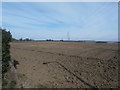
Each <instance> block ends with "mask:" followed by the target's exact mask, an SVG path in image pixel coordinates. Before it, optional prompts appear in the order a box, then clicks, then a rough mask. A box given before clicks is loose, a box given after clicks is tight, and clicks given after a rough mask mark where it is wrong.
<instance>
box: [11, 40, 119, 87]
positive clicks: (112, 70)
mask: <svg viewBox="0 0 120 90" xmlns="http://www.w3.org/2000/svg"><path fill="white" fill-rule="evenodd" d="M117 55H118V44H117V43H92V42H91V43H90V42H12V43H11V56H12V59H13V60H16V61H18V62H19V64H17V65H16V73H17V79H16V80H17V87H23V88H91V87H93V88H94V87H103V88H109V87H117V86H118V63H117V60H118V56H117Z"/></svg>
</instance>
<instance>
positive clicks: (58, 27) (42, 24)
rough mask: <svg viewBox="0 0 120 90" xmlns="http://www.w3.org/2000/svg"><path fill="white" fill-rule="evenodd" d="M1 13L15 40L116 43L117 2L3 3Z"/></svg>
mask: <svg viewBox="0 0 120 90" xmlns="http://www.w3.org/2000/svg"><path fill="white" fill-rule="evenodd" d="M2 10H3V11H2V19H3V20H2V27H4V28H6V29H9V30H10V31H11V33H12V35H13V37H14V38H17V39H18V38H21V37H22V38H26V37H28V38H32V39H40V40H41V39H43V40H46V39H54V40H57V39H64V40H66V39H67V32H69V35H70V38H71V40H108V41H116V40H118V3H117V2H74V3H73V2H48V3H47V2H16V3H15V2H4V3H2Z"/></svg>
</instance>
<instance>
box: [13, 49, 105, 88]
mask: <svg viewBox="0 0 120 90" xmlns="http://www.w3.org/2000/svg"><path fill="white" fill-rule="evenodd" d="M15 49H21V50H27V51H34V52H41V53H48V54H52V55H59V56H66V57H73V58H79V59H81V60H82V59H83V58H86V59H96V60H104V59H100V58H94V57H81V56H75V55H67V54H62V53H53V52H45V51H40V50H38V51H36V50H30V49H22V48H15ZM49 63H56V64H58V65H60V66H61V67H62V68H63V69H64V70H66V71H67V72H68V73H69V74H70V75H72V76H74V77H75V78H76V79H78V80H79V81H80V82H82V83H83V84H85V85H86V86H89V87H90V88H96V87H95V86H93V85H91V84H89V83H87V82H85V81H84V80H83V79H81V78H80V77H78V76H77V75H75V74H74V73H73V72H71V71H70V70H68V69H67V68H66V67H65V66H64V65H62V64H61V63H59V62H57V61H51V62H43V64H49Z"/></svg>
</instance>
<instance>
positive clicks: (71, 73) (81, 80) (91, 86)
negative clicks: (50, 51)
mask: <svg viewBox="0 0 120 90" xmlns="http://www.w3.org/2000/svg"><path fill="white" fill-rule="evenodd" d="M49 63H57V64H58V65H60V66H61V67H62V68H63V69H64V70H66V71H67V72H68V73H70V75H72V76H74V77H75V78H77V79H78V80H79V81H80V82H82V83H84V84H85V85H87V86H89V87H90V88H95V87H94V86H93V85H91V84H89V83H87V82H85V81H84V80H83V79H81V78H80V77H78V76H77V75H75V74H74V73H73V72H71V71H70V70H68V69H67V68H66V67H65V66H64V65H62V64H61V63H59V62H57V61H51V62H44V63H43V64H49Z"/></svg>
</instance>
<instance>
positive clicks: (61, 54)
mask: <svg viewBox="0 0 120 90" xmlns="http://www.w3.org/2000/svg"><path fill="white" fill-rule="evenodd" d="M15 49H21V48H15ZM21 50H28V51H35V52H42V53H48V54H53V55H60V56H67V57H74V58H80V59H83V58H86V59H96V60H104V59H101V58H97V57H81V56H76V55H67V54H63V53H53V52H45V51H40V50H39V51H36V50H29V49H21ZM113 58H114V57H113ZM113 58H110V59H108V60H111V59H113ZM105 60H106V59H105Z"/></svg>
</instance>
